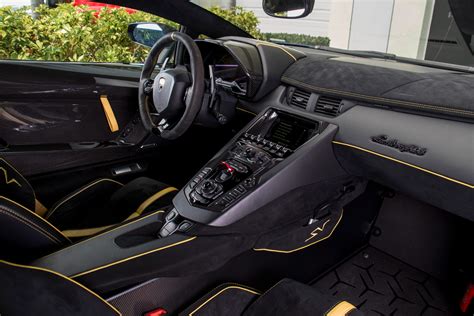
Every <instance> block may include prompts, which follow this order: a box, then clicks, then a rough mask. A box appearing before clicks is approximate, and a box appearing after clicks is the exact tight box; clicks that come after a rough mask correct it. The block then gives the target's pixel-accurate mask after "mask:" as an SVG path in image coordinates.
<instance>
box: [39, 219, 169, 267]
mask: <svg viewBox="0 0 474 316" xmlns="http://www.w3.org/2000/svg"><path fill="white" fill-rule="evenodd" d="M164 212H165V211H162V210H159V211H156V212H155V213H151V214H148V215H145V216H143V217H140V218H137V219H136V220H134V221H131V222H128V223H126V224H123V225H119V224H120V223H118V224H117V225H119V226H117V227H115V228H114V229H111V230H108V231H106V232H103V233H101V234H98V235H95V236H93V237H91V238H87V239H85V240H83V241H80V242H77V243H75V244H74V245H71V247H75V246H77V245H79V244H82V243H85V242H89V241H91V240H92V239H94V238H97V237H100V236H102V235H105V234H108V233H111V232H113V231H115V230H117V229H119V228H123V227H126V226H128V225H131V224H133V223H136V222H138V221H141V220H142V219H145V218H148V217H150V216H153V215H156V214H160V213H164ZM66 249H69V248H64V249H61V250H58V251H56V252H53V253H51V254H49V255H47V256H44V257H42V258H41V259H44V258H47V257H50V256H52V255H56V254H57V253H59V252H61V251H64V250H66Z"/></svg>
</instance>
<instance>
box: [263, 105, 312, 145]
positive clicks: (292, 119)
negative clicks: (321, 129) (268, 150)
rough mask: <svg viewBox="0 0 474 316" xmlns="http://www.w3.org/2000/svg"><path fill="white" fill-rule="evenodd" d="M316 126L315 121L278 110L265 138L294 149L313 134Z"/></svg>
mask: <svg viewBox="0 0 474 316" xmlns="http://www.w3.org/2000/svg"><path fill="white" fill-rule="evenodd" d="M317 128H318V123H316V122H313V121H310V120H306V119H304V118H301V117H297V116H293V115H291V114H286V113H281V112H280V113H278V117H277V118H276V119H275V121H274V122H273V124H272V127H271V128H270V130H269V131H268V133H267V135H265V138H266V139H268V140H270V141H272V142H274V143H277V144H279V145H282V146H285V147H288V148H290V149H291V150H295V149H296V148H298V147H299V146H300V145H302V144H303V143H304V142H305V141H307V140H308V139H309V138H310V137H311V136H313V134H314V133H315V131H316V130H317Z"/></svg>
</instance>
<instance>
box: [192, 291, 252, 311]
mask: <svg viewBox="0 0 474 316" xmlns="http://www.w3.org/2000/svg"><path fill="white" fill-rule="evenodd" d="M228 289H237V290H241V291H245V292H248V293H251V294H254V295H260V293H258V292H256V291H253V290H251V289H247V288H244V287H240V286H235V285H231V286H228V287H226V288H223V289H222V290H220V291H219V292H217V293H216V294H214V295H213V296H211V297H210V298H208V299H207V300H206V301H205V302H204V303H202V304H201V305H199V306H198V307H197V308H196V309H194V310H193V311H192V312H191V313H189V316H193V315H194V313H196V312H197V311H198V310H200V309H201V308H202V307H203V306H204V305H206V304H207V303H209V302H210V301H212V300H213V299H215V298H216V297H217V296H219V295H221V294H222V293H223V292H225V291H227V290H228Z"/></svg>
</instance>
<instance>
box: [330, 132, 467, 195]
mask: <svg viewBox="0 0 474 316" xmlns="http://www.w3.org/2000/svg"><path fill="white" fill-rule="evenodd" d="M332 143H333V144H336V145H341V146H346V147H350V148H354V149H358V150H360V151H364V152H366V153H369V154H372V155H376V156H379V157H381V158H385V159H388V160H391V161H394V162H398V163H400V164H402V165H405V166H408V167H411V168H415V169H418V170H421V171H424V172H426V173H429V174H431V175H434V176H437V177H440V178H443V179H445V180H448V181H451V182H454V183H457V184H461V185H463V186H466V187H468V188H471V189H474V185H472V184H469V183H465V182H462V181H459V180H456V179H453V178H450V177H447V176H444V175H442V174H439V173H436V172H434V171H431V170H428V169H425V168H422V167H419V166H417V165H413V164H411V163H409V162H405V161H402V160H399V159H396V158H392V157H389V156H386V155H383V154H379V153H377V152H375V151H372V150H369V149H365V148H362V147H359V146H356V145H351V144H347V143H343V142H339V141H335V140H333V141H332Z"/></svg>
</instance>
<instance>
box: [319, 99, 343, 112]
mask: <svg viewBox="0 0 474 316" xmlns="http://www.w3.org/2000/svg"><path fill="white" fill-rule="evenodd" d="M341 102H342V99H338V98H333V97H327V96H320V97H319V99H318V102H317V103H316V107H315V108H314V112H316V113H321V114H326V115H329V116H336V115H338V114H339V110H340V109H341Z"/></svg>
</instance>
